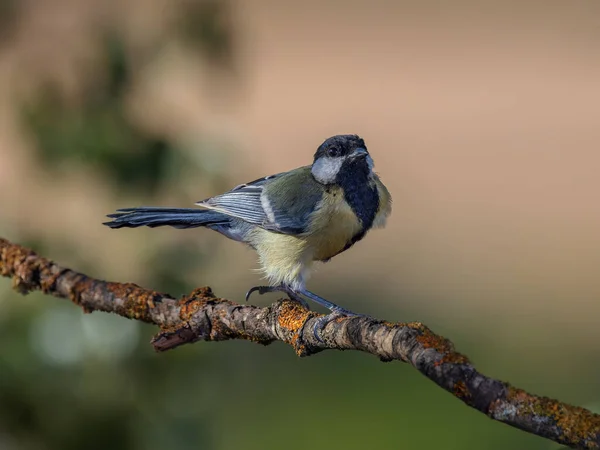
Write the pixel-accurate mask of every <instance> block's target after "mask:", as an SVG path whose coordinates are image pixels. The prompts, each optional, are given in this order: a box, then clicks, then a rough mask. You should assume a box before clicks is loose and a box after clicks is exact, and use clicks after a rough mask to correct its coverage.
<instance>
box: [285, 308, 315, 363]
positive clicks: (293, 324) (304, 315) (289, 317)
mask: <svg viewBox="0 0 600 450" xmlns="http://www.w3.org/2000/svg"><path fill="white" fill-rule="evenodd" d="M313 315H314V313H312V312H310V311H308V310H307V309H305V308H304V307H303V306H302V305H300V304H299V303H298V302H294V301H291V300H284V301H283V302H282V304H281V310H280V313H279V316H278V317H277V323H278V324H279V326H280V327H281V328H283V329H284V330H285V331H286V332H288V333H290V336H289V337H288V338H287V342H288V343H289V344H291V345H292V347H294V350H295V351H296V354H297V355H298V356H303V355H305V354H306V346H305V345H304V344H303V343H302V341H301V339H300V333H299V332H300V330H301V329H302V327H303V326H304V324H305V323H306V321H307V320H308V319H310V318H311V317H313Z"/></svg>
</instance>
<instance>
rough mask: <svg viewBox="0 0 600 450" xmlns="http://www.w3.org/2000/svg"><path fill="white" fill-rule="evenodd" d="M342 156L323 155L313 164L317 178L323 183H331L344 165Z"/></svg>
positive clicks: (313, 172)
mask: <svg viewBox="0 0 600 450" xmlns="http://www.w3.org/2000/svg"><path fill="white" fill-rule="evenodd" d="M342 163H343V161H342V158H330V157H328V156H324V157H321V158H319V159H317V160H316V161H315V163H314V164H313V166H312V174H313V176H314V177H315V179H316V180H317V181H318V182H320V183H323V184H331V183H333V182H334V181H335V179H336V178H337V174H338V172H339V171H340V169H341V167H342Z"/></svg>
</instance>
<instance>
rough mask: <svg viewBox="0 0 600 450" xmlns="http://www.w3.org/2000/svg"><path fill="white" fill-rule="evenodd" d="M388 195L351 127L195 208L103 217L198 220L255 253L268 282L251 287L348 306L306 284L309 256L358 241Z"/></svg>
mask: <svg viewBox="0 0 600 450" xmlns="http://www.w3.org/2000/svg"><path fill="white" fill-rule="evenodd" d="M391 202H392V199H391V196H390V193H389V191H388V190H387V188H386V187H385V186H384V185H383V183H382V182H381V180H380V179H379V177H378V176H377V175H376V174H375V172H374V171H373V159H372V158H371V156H370V155H369V152H368V151H367V147H366V145H365V142H364V141H363V140H362V139H361V138H360V137H359V136H356V135H338V136H333V137H330V138H329V139H327V140H325V142H323V143H322V144H321V145H320V146H319V148H318V149H317V151H316V153H315V155H314V161H313V164H312V165H310V166H304V167H300V168H298V169H294V170H291V171H289V172H283V173H278V174H276V175H270V176H267V177H264V178H259V179H258V180H255V181H252V182H250V183H245V184H241V185H239V186H237V187H235V188H233V189H232V190H231V191H229V192H226V193H224V194H222V195H217V196H216V197H212V198H209V199H206V200H202V201H200V202H198V203H196V205H198V206H201V207H202V208H204V209H197V208H156V207H140V208H125V209H119V210H117V212H116V213H114V214H109V215H108V217H110V218H112V219H113V220H112V221H110V222H106V223H105V224H104V225H107V226H109V227H111V228H122V227H130V228H135V227H140V226H148V227H160V226H164V225H169V226H172V227H175V228H194V227H206V228H210V229H211V230H215V231H218V232H219V233H221V234H223V235H224V236H226V237H228V238H230V239H233V240H236V241H239V242H243V243H245V244H247V245H249V246H250V247H252V248H253V249H255V250H256V252H257V253H258V256H259V259H260V264H261V266H262V270H263V271H264V274H265V275H266V278H267V279H268V281H269V286H256V287H253V288H252V289H250V290H249V291H248V293H247V294H246V300H248V298H249V296H250V295H251V294H252V293H253V292H255V291H258V292H259V293H260V294H264V293H266V292H275V291H281V292H285V293H286V294H287V295H289V296H290V298H293V299H295V300H297V301H300V302H301V303H302V304H303V305H305V306H307V304H306V301H305V300H304V298H303V297H306V298H308V299H310V300H313V301H315V302H316V303H318V304H320V305H322V306H324V307H326V308H328V309H329V310H331V311H332V312H336V313H350V312H349V311H347V310H345V309H344V308H341V307H339V306H337V305H336V304H334V303H331V302H330V301H328V300H326V299H324V298H322V297H319V296H318V295H316V294H314V293H313V292H310V291H308V290H307V289H306V281H307V279H308V275H309V271H310V268H311V266H312V264H313V262H315V261H322V262H327V261H329V260H330V259H331V258H333V257H334V256H336V255H338V254H339V253H342V252H343V251H345V250H348V249H349V248H350V247H352V246H353V245H354V244H355V243H356V242H358V241H360V240H361V239H362V238H363V237H365V235H366V234H367V232H368V231H369V230H370V229H371V228H377V227H383V226H384V225H385V221H386V219H387V217H388V215H389V214H390V212H391Z"/></svg>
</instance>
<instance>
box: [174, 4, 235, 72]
mask: <svg viewBox="0 0 600 450" xmlns="http://www.w3.org/2000/svg"><path fill="white" fill-rule="evenodd" d="M229 8H231V4H230V3H229V2H223V1H218V0H209V1H203V2H198V1H189V0H188V1H186V2H184V3H183V5H182V8H181V14H180V17H179V23H178V27H177V30H178V32H179V34H180V36H181V37H182V38H183V40H184V41H185V42H187V43H189V44H190V45H191V46H192V47H193V48H197V49H198V50H199V51H201V52H202V53H203V54H204V55H205V56H207V57H208V58H210V60H211V61H213V62H214V63H216V64H219V65H226V66H227V65H230V64H231V61H232V55H233V41H234V32H235V30H234V29H233V26H232V23H231V20H230V17H231V15H230V14H229Z"/></svg>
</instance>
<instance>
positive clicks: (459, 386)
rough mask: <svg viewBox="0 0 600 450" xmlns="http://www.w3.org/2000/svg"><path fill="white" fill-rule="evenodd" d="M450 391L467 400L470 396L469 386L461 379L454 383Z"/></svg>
mask: <svg viewBox="0 0 600 450" xmlns="http://www.w3.org/2000/svg"><path fill="white" fill-rule="evenodd" d="M452 393H453V394H454V395H455V396H456V397H458V398H460V399H461V400H468V399H469V398H471V393H470V392H469V388H468V387H467V385H466V384H465V382H464V381H462V380H461V381H458V382H456V383H454V389H453V390H452Z"/></svg>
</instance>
